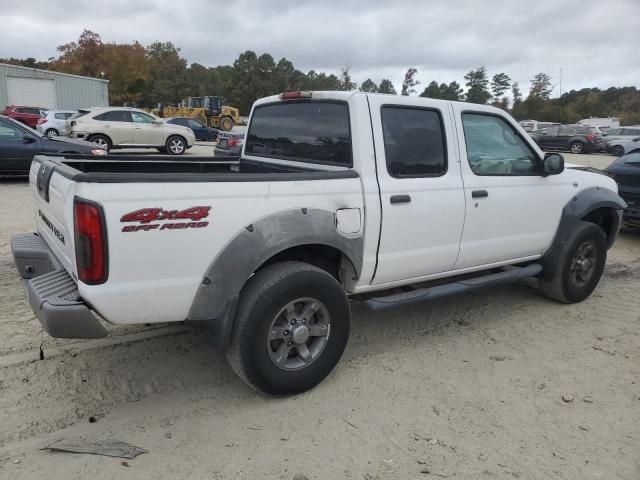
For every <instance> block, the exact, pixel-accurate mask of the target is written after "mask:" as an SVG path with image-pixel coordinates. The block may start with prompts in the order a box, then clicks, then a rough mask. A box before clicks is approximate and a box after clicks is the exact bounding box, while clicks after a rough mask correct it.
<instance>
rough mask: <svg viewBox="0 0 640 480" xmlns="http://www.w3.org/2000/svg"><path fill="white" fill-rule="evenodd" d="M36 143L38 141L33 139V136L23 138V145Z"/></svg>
mask: <svg viewBox="0 0 640 480" xmlns="http://www.w3.org/2000/svg"><path fill="white" fill-rule="evenodd" d="M35 141H36V139H35V138H34V137H32V136H31V135H24V136H23V137H22V143H34V142H35Z"/></svg>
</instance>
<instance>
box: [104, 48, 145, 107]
mask: <svg viewBox="0 0 640 480" xmlns="http://www.w3.org/2000/svg"><path fill="white" fill-rule="evenodd" d="M101 68H102V72H103V73H104V78H106V79H108V80H109V92H110V100H111V103H113V104H115V105H122V104H123V103H124V102H137V103H141V102H142V101H143V99H144V92H145V91H146V90H147V89H148V88H149V85H150V80H151V72H150V63H149V59H148V58H147V53H146V50H145V48H144V47H143V46H142V45H141V44H140V43H138V42H133V43H130V44H129V43H122V44H116V43H106V44H104V45H103V50H102V57H101Z"/></svg>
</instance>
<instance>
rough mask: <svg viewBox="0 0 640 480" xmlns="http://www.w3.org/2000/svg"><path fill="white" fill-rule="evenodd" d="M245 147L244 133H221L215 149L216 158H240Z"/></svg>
mask: <svg viewBox="0 0 640 480" xmlns="http://www.w3.org/2000/svg"><path fill="white" fill-rule="evenodd" d="M242 145H244V132H220V135H218V143H217V144H216V146H215V147H214V148H213V154H214V155H215V156H216V157H239V156H240V155H241V154H242Z"/></svg>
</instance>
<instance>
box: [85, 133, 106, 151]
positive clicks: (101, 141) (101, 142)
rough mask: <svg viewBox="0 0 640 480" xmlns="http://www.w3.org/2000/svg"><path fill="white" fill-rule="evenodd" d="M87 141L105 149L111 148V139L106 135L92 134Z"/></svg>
mask: <svg viewBox="0 0 640 480" xmlns="http://www.w3.org/2000/svg"><path fill="white" fill-rule="evenodd" d="M89 141H90V142H92V143H95V144H96V145H98V146H100V147H102V148H104V149H106V150H111V139H110V138H109V137H107V136H106V135H100V134H97V135H92V136H91V137H89Z"/></svg>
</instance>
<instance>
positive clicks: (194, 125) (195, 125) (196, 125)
mask: <svg viewBox="0 0 640 480" xmlns="http://www.w3.org/2000/svg"><path fill="white" fill-rule="evenodd" d="M188 126H189V127H191V128H202V127H203V125H202V124H201V123H200V122H198V121H196V120H189V125H188Z"/></svg>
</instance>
